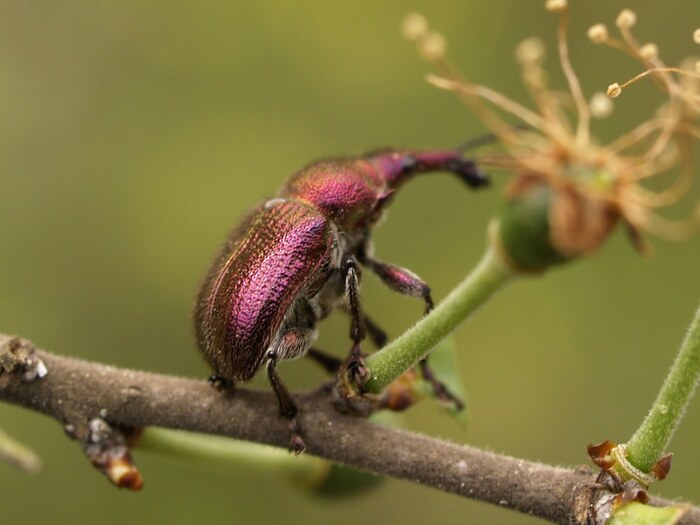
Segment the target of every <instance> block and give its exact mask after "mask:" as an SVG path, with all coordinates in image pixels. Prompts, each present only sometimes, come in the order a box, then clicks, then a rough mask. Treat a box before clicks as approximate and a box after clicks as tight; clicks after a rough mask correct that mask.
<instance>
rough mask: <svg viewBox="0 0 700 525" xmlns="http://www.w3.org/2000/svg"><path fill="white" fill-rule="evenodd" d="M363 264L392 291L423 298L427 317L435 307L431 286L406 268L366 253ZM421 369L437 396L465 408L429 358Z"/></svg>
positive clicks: (458, 407) (459, 408)
mask: <svg viewBox="0 0 700 525" xmlns="http://www.w3.org/2000/svg"><path fill="white" fill-rule="evenodd" d="M361 255H362V259H361V260H362V262H363V264H364V265H365V266H367V267H368V268H369V269H370V270H372V271H373V272H374V273H375V274H377V276H378V277H379V278H380V279H381V280H382V282H383V283H384V284H386V285H387V286H388V287H389V288H391V289H392V290H394V291H396V292H398V293H400V294H403V295H409V296H411V297H418V298H422V299H423V301H424V302H425V314H424V315H427V314H428V313H429V312H430V311H431V310H432V309H433V306H434V303H433V298H432V296H431V295H430V286H428V284H427V283H425V282H424V281H423V280H422V279H421V278H420V277H418V276H417V275H416V274H415V273H413V272H412V271H410V270H407V269H405V268H401V267H399V266H395V265H393V264H388V263H385V262H381V261H377V260H375V259H373V258H372V257H370V256H368V255H367V254H366V253H362V254H361ZM420 369H421V372H422V373H423V377H424V378H425V380H426V381H428V382H429V383H430V384H431V385H432V387H433V392H435V396H436V397H437V398H438V399H441V400H443V401H447V402H452V403H454V405H455V407H456V408H457V410H461V409H462V408H464V402H463V401H462V400H461V399H459V398H458V397H457V396H455V395H454V394H452V392H450V391H449V390H448V389H447V387H446V386H445V385H444V384H443V383H442V382H440V381H439V380H438V379H437V378H436V377H435V375H434V374H433V371H432V370H431V369H430V365H428V358H427V357H424V358H423V359H421V361H420Z"/></svg>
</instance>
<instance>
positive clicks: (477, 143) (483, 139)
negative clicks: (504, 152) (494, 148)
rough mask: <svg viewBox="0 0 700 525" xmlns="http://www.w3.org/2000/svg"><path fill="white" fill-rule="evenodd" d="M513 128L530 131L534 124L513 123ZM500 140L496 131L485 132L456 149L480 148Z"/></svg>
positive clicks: (461, 150) (462, 150)
mask: <svg viewBox="0 0 700 525" xmlns="http://www.w3.org/2000/svg"><path fill="white" fill-rule="evenodd" d="M512 129H514V130H517V131H530V130H531V129H532V126H530V125H528V124H523V123H518V124H513V125H512ZM498 140H499V136H498V135H497V134H496V133H485V134H483V135H479V136H478V137H474V138H473V139H469V140H467V141H465V142H462V143H461V144H460V145H459V146H457V147H456V148H455V150H456V151H460V152H462V153H464V152H465V151H469V150H471V149H476V148H480V147H481V146H486V145H488V144H493V143H494V142H498Z"/></svg>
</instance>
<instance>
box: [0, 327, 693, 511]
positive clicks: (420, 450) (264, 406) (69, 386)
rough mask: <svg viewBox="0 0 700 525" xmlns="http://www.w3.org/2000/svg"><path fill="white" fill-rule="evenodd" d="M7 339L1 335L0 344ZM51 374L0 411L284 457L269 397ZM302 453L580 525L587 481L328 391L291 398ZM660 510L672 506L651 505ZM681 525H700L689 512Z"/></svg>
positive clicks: (149, 378)
mask: <svg viewBox="0 0 700 525" xmlns="http://www.w3.org/2000/svg"><path fill="white" fill-rule="evenodd" d="M2 338H3V336H2V335H1V334H0V340H1V339H2ZM36 355H37V356H38V357H39V358H40V359H41V360H42V361H43V362H44V363H45V365H46V368H47V369H48V374H47V375H46V376H45V377H43V378H40V379H39V378H37V379H35V380H33V381H30V382H26V381H24V380H23V379H22V377H21V375H19V374H8V373H5V374H4V375H5V377H4V378H3V374H2V372H0V379H3V380H2V381H0V401H5V402H9V403H14V404H17V405H21V406H24V407H27V408H30V409H32V410H36V411H39V412H42V413H44V414H46V415H48V416H50V417H53V418H55V419H57V420H58V421H59V422H61V423H62V424H64V425H71V430H72V432H73V433H74V434H75V436H76V437H77V438H78V439H86V436H87V435H88V433H89V429H88V421H89V420H91V419H92V418H95V417H98V416H100V417H104V418H105V419H106V420H107V421H108V422H109V423H110V424H111V425H114V426H120V427H127V428H128V427H142V426H160V427H166V428H174V429H182V430H189V431H194V432H202V433H208V434H218V435H222V436H229V437H233V438H237V439H243V440H248V441H255V442H258V443H266V444H269V445H274V446H278V447H286V446H287V444H288V440H289V430H288V427H287V422H286V421H285V420H283V419H281V418H279V417H278V416H277V409H276V404H275V400H274V398H273V395H272V394H271V393H267V392H253V391H248V390H244V389H236V390H234V391H232V392H227V393H221V392H217V391H216V390H215V389H213V388H212V387H211V386H210V385H208V384H207V383H205V382H204V381H196V380H192V379H185V378H180V377H172V376H166V375H160V374H154V373H149V372H140V371H132V370H124V369H120V368H114V367H111V366H106V365H102V364H97V363H90V362H86V361H82V360H78V359H73V358H69V357H61V356H57V355H54V354H51V353H48V352H44V351H40V350H37V351H36ZM294 397H295V399H296V401H297V402H298V404H299V406H300V409H301V413H300V416H299V422H300V424H301V426H302V429H303V433H304V440H305V442H306V445H307V453H309V454H314V455H317V456H320V457H323V458H327V459H329V460H332V461H335V462H337V463H341V464H345V465H350V466H354V467H358V468H361V469H364V470H367V471H370V472H374V473H376V474H381V475H387V476H392V477H396V478H401V479H406V480H409V481H413V482H416V483H420V484H423V485H427V486H430V487H434V488H437V489H439V490H442V491H445V492H450V493H454V494H459V495H461V496H464V497H467V498H471V499H475V500H480V501H484V502H488V503H492V504H495V505H499V506H502V507H506V508H510V509H513V510H516V511H518V512H522V513H525V514H531V515H535V516H539V517H542V518H545V519H547V520H550V521H552V522H555V523H585V520H586V515H587V512H589V511H590V508H589V506H590V502H591V493H592V487H593V486H594V485H593V484H594V476H593V474H592V473H591V472H590V471H589V470H588V469H585V468H579V469H566V468H559V467H553V466H548V465H544V464H539V463H534V462H530V461H526V460H522V459H517V458H512V457H508V456H504V455H499V454H494V453H492V452H486V451H483V450H479V449H476V448H473V447H468V446H463V445H458V444H455V443H450V442H447V441H441V440H438V439H434V438H431V437H428V436H425V435H421V434H417V433H414V432H408V431H405V430H399V429H394V428H389V427H384V426H380V425H376V424H373V423H371V422H369V421H368V420H367V419H365V418H360V417H355V416H349V415H344V414H341V413H339V412H338V411H337V410H336V409H335V408H334V406H333V404H332V402H331V395H330V393H329V389H326V388H321V389H318V390H315V391H312V392H307V393H300V394H297V395H295V396H294ZM656 502H657V503H659V504H663V503H665V504H668V503H670V502H667V501H666V502H663V501H661V500H656ZM680 523H682V524H700V509H699V508H697V507H692V508H691V509H690V510H689V512H688V513H686V515H685V516H684V518H683V519H682V521H681V522H680Z"/></svg>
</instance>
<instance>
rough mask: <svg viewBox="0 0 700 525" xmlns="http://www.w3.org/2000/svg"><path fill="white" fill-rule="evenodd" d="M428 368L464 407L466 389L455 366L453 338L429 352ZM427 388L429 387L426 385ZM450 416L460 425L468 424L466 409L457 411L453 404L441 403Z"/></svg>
mask: <svg viewBox="0 0 700 525" xmlns="http://www.w3.org/2000/svg"><path fill="white" fill-rule="evenodd" d="M429 363H430V368H431V369H432V371H433V374H434V375H435V377H436V378H437V379H438V381H440V382H442V384H444V385H445V387H447V389H448V390H449V391H450V392H451V393H452V394H454V395H455V396H457V397H458V398H459V399H461V400H462V401H463V402H464V403H465V405H466V389H465V388H464V383H462V377H461V376H460V374H459V367H458V366H457V348H456V345H455V342H454V337H451V336H450V337H446V338H445V339H443V340H442V341H440V342H439V343H438V344H437V346H436V347H435V348H434V349H433V350H432V352H430V360H429ZM428 386H429V385H428ZM441 406H443V407H444V408H445V409H446V410H447V411H448V413H449V414H450V415H452V416H454V418H455V419H456V420H457V421H458V422H459V423H460V424H462V425H466V424H467V423H468V422H469V417H468V412H467V408H466V406H465V408H463V409H462V410H457V409H456V407H455V405H454V403H441Z"/></svg>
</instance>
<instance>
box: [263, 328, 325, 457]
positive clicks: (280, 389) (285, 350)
mask: <svg viewBox="0 0 700 525" xmlns="http://www.w3.org/2000/svg"><path fill="white" fill-rule="evenodd" d="M313 334H314V331H313V329H312V328H290V329H288V330H286V331H283V332H282V333H281V334H279V336H278V338H277V340H276V341H275V343H274V344H273V345H272V346H271V348H270V349H269V350H268V352H267V377H268V379H269V380H270V385H271V386H272V390H273V391H274V393H275V397H276V398H277V405H278V406H279V410H280V416H281V417H283V418H285V419H287V420H288V421H289V433H290V438H289V450H290V451H291V452H294V454H296V455H298V454H301V453H302V452H304V450H306V444H305V443H304V439H303V438H302V437H301V434H302V432H301V427H300V426H299V422H298V421H297V413H298V412H299V409H298V408H297V405H296V403H294V400H293V399H292V396H291V395H290V394H289V390H287V387H286V386H284V383H282V379H281V378H280V376H279V374H278V373H277V362H278V361H280V360H284V359H293V358H295V357H300V356H302V355H304V353H306V351H307V350H308V348H309V345H310V344H311V341H312V340H313V337H314V335H313Z"/></svg>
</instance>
